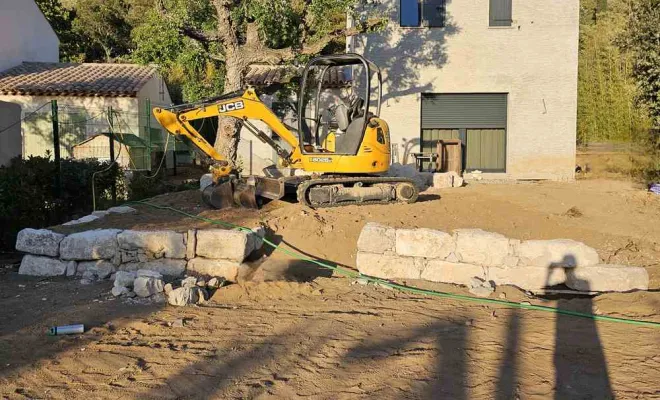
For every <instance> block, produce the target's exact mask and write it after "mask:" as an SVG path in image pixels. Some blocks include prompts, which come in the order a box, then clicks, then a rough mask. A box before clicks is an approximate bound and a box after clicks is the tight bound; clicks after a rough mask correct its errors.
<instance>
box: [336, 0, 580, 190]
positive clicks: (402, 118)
mask: <svg viewBox="0 0 660 400" xmlns="http://www.w3.org/2000/svg"><path fill="white" fill-rule="evenodd" d="M369 7H370V8H369V9H365V13H374V12H376V13H381V12H384V13H385V14H386V15H388V16H389V18H390V23H389V24H388V26H387V27H386V28H385V29H384V30H382V31H380V32H375V33H370V34H365V35H359V36H357V37H353V38H351V39H349V41H348V44H347V50H348V51H355V52H357V53H361V54H363V55H365V56H366V57H367V58H369V59H371V60H372V61H374V62H375V63H376V64H378V65H379V66H380V67H381V69H382V70H383V76H384V92H383V100H384V101H383V108H382V112H381V115H382V117H383V118H384V119H385V120H386V121H387V122H388V123H389V125H390V130H391V136H392V143H393V144H394V145H395V146H396V147H397V152H398V153H399V159H400V161H403V162H408V163H412V162H414V159H413V157H412V153H416V152H418V153H421V152H424V151H429V147H428V146H425V145H424V141H425V140H426V141H428V140H435V139H433V135H434V134H428V133H427V136H424V131H425V130H426V131H427V132H428V130H429V129H431V130H432V129H433V127H432V126H428V125H423V118H424V116H423V112H422V110H423V103H424V102H425V101H429V98H431V97H433V96H442V95H460V94H462V95H465V96H467V97H465V99H468V100H467V102H466V103H464V104H463V106H462V107H463V108H462V109H461V108H458V109H454V110H453V111H452V112H454V113H455V114H456V115H455V117H456V118H455V119H456V120H460V117H461V116H463V115H473V114H474V113H475V112H474V111H475V110H473V109H472V108H473V107H481V106H482V105H479V104H481V103H478V102H477V103H475V102H471V101H472V100H475V98H474V97H472V98H471V99H470V96H474V95H477V94H485V95H489V94H490V95H493V96H496V95H505V98H506V100H505V105H504V107H505V108H506V110H505V114H504V115H505V119H506V121H505V122H506V123H505V126H503V127H496V126H489V127H487V128H486V127H484V128H478V127H477V128H478V129H477V128H475V127H471V126H469V123H466V125H465V126H456V127H448V126H447V127H445V128H437V129H449V130H453V128H456V130H457V134H461V132H462V131H463V132H464V136H463V137H464V138H465V139H466V141H467V142H468V149H467V154H472V161H474V160H475V159H476V157H477V154H482V153H480V152H481V147H482V146H484V147H483V150H484V151H485V153H483V154H486V155H487V156H486V159H487V160H488V163H487V164H488V165H493V166H494V167H493V168H485V170H492V171H493V174H494V175H493V176H496V177H502V178H504V177H506V178H511V179H573V178H574V167H575V137H576V114H577V64H578V63H577V61H578V34H579V1H578V0H563V1H561V2H557V1H552V0H471V1H462V0H383V1H382V2H380V3H379V4H375V5H371V6H369ZM349 23H350V21H349ZM498 107H500V108H501V107H502V106H501V105H499V106H498ZM477 112H480V111H479V109H478V108H477ZM500 115H502V114H500ZM450 128H451V129H450ZM475 129H477V130H479V132H478V133H477V131H476V130H475ZM468 130H469V131H470V134H468ZM485 130H488V131H485ZM438 134H439V133H438ZM447 134H449V135H451V133H447V132H445V133H443V135H447ZM428 135H430V136H428ZM428 137H430V138H431V139H428ZM470 138H472V144H475V143H478V145H479V152H477V150H478V149H477V148H470V147H469V146H470V144H469V142H470ZM427 145H428V144H427ZM475 146H476V145H475ZM467 154H466V156H467ZM496 154H497V156H496ZM499 154H503V157H504V158H503V159H500V156H499ZM479 157H481V156H479ZM472 165H473V166H474V164H472Z"/></svg>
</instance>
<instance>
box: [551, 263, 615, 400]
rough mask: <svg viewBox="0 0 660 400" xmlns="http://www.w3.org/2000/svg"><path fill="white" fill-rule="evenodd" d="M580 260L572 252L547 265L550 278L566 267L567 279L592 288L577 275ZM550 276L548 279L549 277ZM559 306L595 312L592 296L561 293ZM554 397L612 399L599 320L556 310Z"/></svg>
mask: <svg viewBox="0 0 660 400" xmlns="http://www.w3.org/2000/svg"><path fill="white" fill-rule="evenodd" d="M576 264H577V263H576V260H575V257H574V256H573V255H570V254H568V255H566V256H564V259H563V260H562V262H560V263H557V264H553V265H551V266H550V267H549V269H548V278H549V277H550V274H551V273H552V270H553V269H554V268H563V269H564V272H565V273H566V276H567V279H571V280H572V281H573V282H575V283H576V284H579V286H576V287H581V288H585V289H586V290H587V291H588V289H589V282H586V281H583V280H582V281H580V280H579V279H578V278H576V277H575V275H574V272H573V269H574V267H573V266H575V265H576ZM548 280H549V279H548ZM557 308H558V309H560V310H568V311H573V312H580V313H586V314H593V313H594V307H593V298H592V297H587V298H581V299H569V298H566V297H562V298H560V299H559V300H558V301H557ZM553 362H554V368H555V396H554V398H555V399H576V398H579V399H613V398H614V394H613V392H612V386H611V383H610V378H609V374H608V368H607V361H606V359H605V355H604V353H603V347H602V344H601V341H600V336H599V334H598V328H597V326H596V321H595V320H594V319H591V318H580V317H576V316H573V315H566V314H561V313H560V314H557V317H556V322H555V353H554V358H553Z"/></svg>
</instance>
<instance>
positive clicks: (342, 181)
mask: <svg viewBox="0 0 660 400" xmlns="http://www.w3.org/2000/svg"><path fill="white" fill-rule="evenodd" d="M338 76H350V79H346V80H342V82H343V83H346V82H350V85H347V86H340V88H339V89H337V88H334V89H328V87H329V86H331V83H332V80H333V79H334V81H337V80H338V79H339V78H337V77H338ZM340 80H341V79H340ZM329 82H330V83H329ZM372 83H376V84H377V87H375V88H374V87H372ZM335 86H336V85H335ZM381 97H382V77H381V72H380V69H379V68H378V66H376V65H375V64H374V63H372V62H371V61H369V60H367V59H365V58H364V57H362V56H361V55H358V54H341V55H328V56H320V57H316V58H314V59H312V60H311V61H310V62H309V63H308V64H307V66H306V67H305V69H304V71H303V74H302V80H301V84H300V93H299V96H298V110H297V111H298V129H297V130H296V129H294V128H292V127H290V126H287V125H285V124H284V123H283V122H282V121H281V120H280V119H279V118H278V117H277V116H276V115H275V113H274V112H273V111H272V110H271V109H270V108H269V107H267V106H266V105H265V104H264V103H263V102H262V101H261V100H260V99H259V97H258V96H257V94H256V93H255V91H254V89H252V88H248V89H247V90H246V91H245V92H242V93H241V92H234V93H228V94H225V95H223V96H220V97H215V98H212V99H207V100H203V101H200V102H196V103H190V104H183V105H178V106H174V107H171V108H155V109H154V115H155V117H156V119H157V120H158V122H160V124H161V125H162V126H163V127H164V128H165V129H166V130H167V131H168V132H169V133H170V134H172V135H174V136H176V137H177V138H179V139H181V140H183V141H184V142H186V143H190V144H192V145H193V148H195V149H196V150H198V152H200V153H201V154H202V155H205V156H207V157H208V158H210V159H211V162H212V166H211V172H212V176H213V184H212V185H211V186H209V187H207V188H206V189H205V190H204V191H203V195H202V196H203V199H204V201H205V202H206V203H208V204H210V205H211V206H213V207H215V208H227V207H232V206H242V207H250V208H257V207H258V206H259V205H260V203H261V201H262V200H263V199H264V198H267V199H280V198H282V197H284V195H285V194H286V193H288V192H295V193H296V195H297V198H298V201H299V202H300V203H303V204H305V205H307V206H309V207H311V208H321V207H334V206H340V205H349V204H374V203H377V204H384V203H385V204H386V203H394V202H404V203H413V202H415V201H416V200H417V196H418V190H417V188H416V187H415V185H414V183H413V181H412V180H410V179H407V178H400V177H386V176H382V174H383V173H386V172H387V171H388V169H389V166H390V135H389V127H388V125H387V123H386V122H385V121H384V120H382V119H381V118H379V117H378V115H379V113H380V106H381ZM211 117H235V118H238V119H240V120H242V122H243V127H245V128H246V129H247V130H249V131H250V132H251V133H252V134H254V135H255V136H256V137H257V138H259V139H260V140H261V141H263V142H265V143H267V144H269V145H270V146H271V147H272V148H273V149H274V150H275V152H276V153H277V155H278V157H279V160H280V163H281V165H282V166H284V167H288V168H290V169H292V170H295V169H300V170H302V171H305V174H303V175H302V176H300V175H297V174H296V175H295V176H284V177H267V176H254V175H252V176H241V175H240V173H239V172H238V171H236V170H235V169H234V168H233V167H232V165H231V163H230V162H229V161H228V160H226V159H225V158H224V157H223V156H222V155H221V154H219V153H218V152H217V151H216V150H215V149H214V148H213V146H211V145H210V144H209V143H208V142H207V141H206V140H205V139H204V137H203V136H202V135H201V134H200V133H199V132H198V131H197V130H196V129H195V127H194V126H193V121H196V120H200V119H204V118H211ZM255 120H257V121H261V122H263V123H264V124H265V125H267V126H268V127H269V128H270V130H271V131H272V135H273V136H271V135H269V134H267V133H265V132H264V131H262V130H261V129H259V128H258V127H257V126H255V124H254V123H253V121H255ZM282 141H283V142H284V143H282Z"/></svg>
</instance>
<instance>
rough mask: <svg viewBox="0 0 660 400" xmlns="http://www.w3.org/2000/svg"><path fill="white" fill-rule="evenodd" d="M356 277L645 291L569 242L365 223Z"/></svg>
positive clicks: (632, 274) (631, 273) (643, 279)
mask: <svg viewBox="0 0 660 400" xmlns="http://www.w3.org/2000/svg"><path fill="white" fill-rule="evenodd" d="M357 247H358V254H357V267H358V270H359V271H360V273H362V274H364V275H368V276H373V277H377V278H383V279H423V280H428V281H432V282H443V283H453V284H459V285H469V286H471V285H473V282H474V279H475V278H476V280H477V281H479V282H483V281H485V282H493V283H494V284H496V285H514V286H518V287H520V288H522V289H528V290H534V289H542V288H545V287H549V286H555V285H559V284H566V285H567V286H568V287H570V288H572V289H575V290H581V291H597V292H599V291H603V292H604V291H614V292H625V291H630V290H639V289H641V290H647V289H648V284H649V277H648V274H647V272H646V270H645V269H644V268H642V267H630V266H622V265H604V264H601V261H600V258H599V257H598V253H597V252H596V250H594V249H592V248H591V247H589V246H587V245H585V244H584V243H580V242H576V241H574V240H569V239H558V240H527V241H523V242H521V241H520V240H515V239H509V238H507V237H505V236H504V235H501V234H499V233H494V232H486V231H483V230H481V229H457V230H455V231H454V232H453V234H449V233H446V232H441V231H437V230H433V229H425V228H419V229H396V228H391V227H388V226H385V225H380V224H375V223H368V224H367V225H365V227H364V228H363V230H362V232H361V233H360V237H359V238H358V243H357Z"/></svg>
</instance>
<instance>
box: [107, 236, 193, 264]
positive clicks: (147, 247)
mask: <svg viewBox="0 0 660 400" xmlns="http://www.w3.org/2000/svg"><path fill="white" fill-rule="evenodd" d="M117 242H118V243H119V248H121V249H122V250H129V251H130V250H138V251H143V252H144V253H146V254H147V256H148V257H149V258H156V259H157V258H163V257H166V258H179V259H183V258H185V257H186V244H185V243H184V240H183V234H182V233H177V232H173V231H130V230H127V231H123V232H121V233H120V234H118V235H117Z"/></svg>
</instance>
